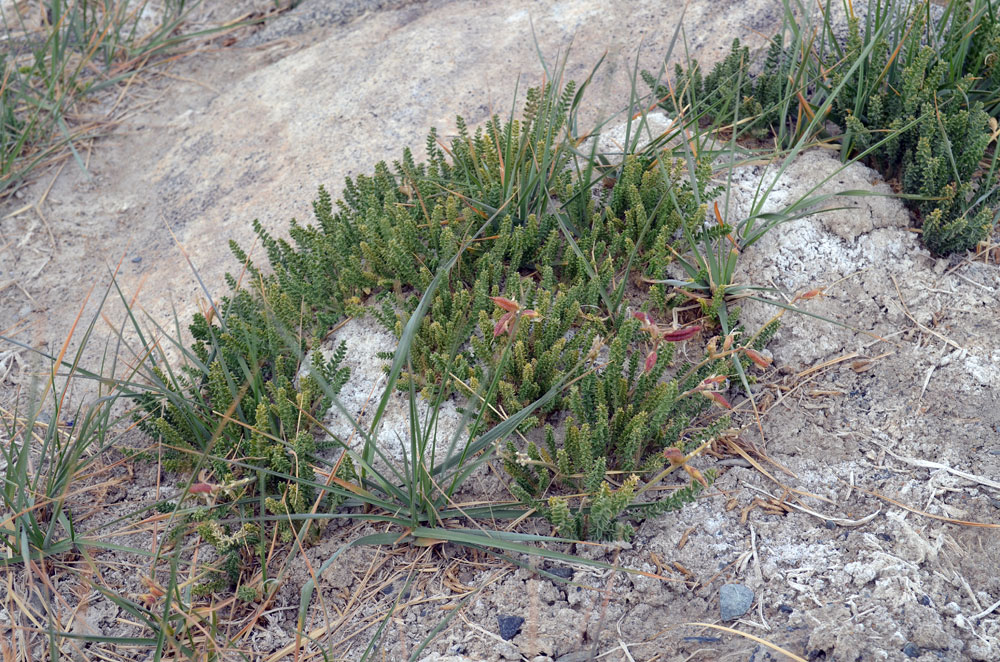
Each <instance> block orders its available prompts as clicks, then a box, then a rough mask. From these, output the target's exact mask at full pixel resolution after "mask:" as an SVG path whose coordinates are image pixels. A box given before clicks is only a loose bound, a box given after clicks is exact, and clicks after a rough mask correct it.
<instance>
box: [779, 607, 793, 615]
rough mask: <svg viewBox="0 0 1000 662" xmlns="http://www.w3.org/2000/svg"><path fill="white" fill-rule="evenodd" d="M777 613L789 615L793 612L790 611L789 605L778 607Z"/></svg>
mask: <svg viewBox="0 0 1000 662" xmlns="http://www.w3.org/2000/svg"><path fill="white" fill-rule="evenodd" d="M778 611H780V612H781V613H782V614H791V613H792V612H793V611H795V610H794V609H792V608H791V607H790V606H789V605H778Z"/></svg>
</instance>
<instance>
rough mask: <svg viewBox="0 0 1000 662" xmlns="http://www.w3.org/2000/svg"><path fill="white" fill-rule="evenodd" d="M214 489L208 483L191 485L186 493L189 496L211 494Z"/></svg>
mask: <svg viewBox="0 0 1000 662" xmlns="http://www.w3.org/2000/svg"><path fill="white" fill-rule="evenodd" d="M214 489H215V486H214V485H209V484H208V483H192V484H191V488H190V489H189V490H188V492H190V493H191V494H211V493H212V490H214Z"/></svg>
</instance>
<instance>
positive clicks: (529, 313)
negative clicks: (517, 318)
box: [521, 308, 541, 320]
mask: <svg viewBox="0 0 1000 662" xmlns="http://www.w3.org/2000/svg"><path fill="white" fill-rule="evenodd" d="M521 317H523V318H525V319H529V320H533V319H537V318H539V317H541V315H539V314H538V311H537V310H532V309H531V308H528V309H527V310H525V311H523V312H522V313H521Z"/></svg>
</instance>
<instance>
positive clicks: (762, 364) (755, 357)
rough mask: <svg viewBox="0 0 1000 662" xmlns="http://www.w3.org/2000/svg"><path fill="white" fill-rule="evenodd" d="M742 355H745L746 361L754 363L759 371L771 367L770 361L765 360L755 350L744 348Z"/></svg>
mask: <svg viewBox="0 0 1000 662" xmlns="http://www.w3.org/2000/svg"><path fill="white" fill-rule="evenodd" d="M743 353H744V354H746V355H747V358H748V359H750V360H751V361H753V362H754V363H756V364H757V366H758V367H759V368H760V369H761V370H767V368H768V367H769V366H770V365H771V359H769V358H767V357H766V356H764V355H763V354H761V353H760V352H758V351H757V350H754V349H750V348H749V347H744V348H743Z"/></svg>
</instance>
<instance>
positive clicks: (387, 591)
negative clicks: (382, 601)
mask: <svg viewBox="0 0 1000 662" xmlns="http://www.w3.org/2000/svg"><path fill="white" fill-rule="evenodd" d="M382 593H384V594H385V595H392V584H386V585H385V586H383V587H382Z"/></svg>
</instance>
